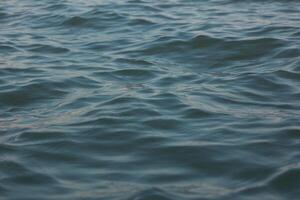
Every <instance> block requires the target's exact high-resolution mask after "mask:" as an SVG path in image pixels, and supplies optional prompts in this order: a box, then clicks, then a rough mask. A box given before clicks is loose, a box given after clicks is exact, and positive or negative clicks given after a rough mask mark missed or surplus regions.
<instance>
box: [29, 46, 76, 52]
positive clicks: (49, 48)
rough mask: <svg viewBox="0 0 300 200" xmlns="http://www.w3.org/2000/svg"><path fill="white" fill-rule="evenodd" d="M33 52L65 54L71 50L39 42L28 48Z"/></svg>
mask: <svg viewBox="0 0 300 200" xmlns="http://www.w3.org/2000/svg"><path fill="white" fill-rule="evenodd" d="M28 50H29V51H31V52H36V53H50V54H52V53H53V54H63V53H68V52H70V50H69V49H68V48H65V47H57V46H52V45H46V44H37V45H32V46H30V47H29V49H28Z"/></svg>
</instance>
